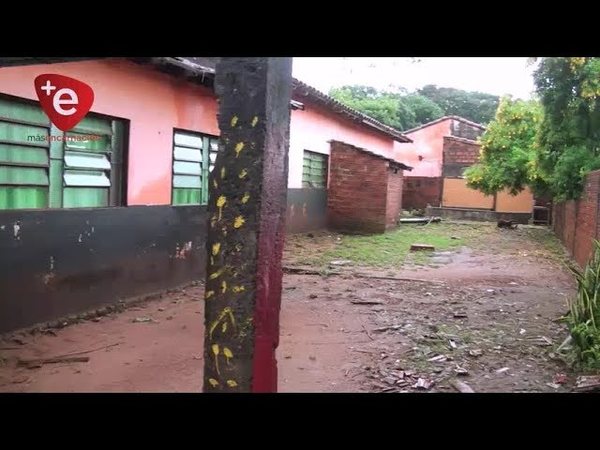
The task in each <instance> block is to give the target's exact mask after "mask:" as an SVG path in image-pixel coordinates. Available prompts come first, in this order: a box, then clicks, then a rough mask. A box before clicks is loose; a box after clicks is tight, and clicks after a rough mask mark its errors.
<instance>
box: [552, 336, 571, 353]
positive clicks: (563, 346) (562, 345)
mask: <svg viewBox="0 0 600 450" xmlns="http://www.w3.org/2000/svg"><path fill="white" fill-rule="evenodd" d="M571 342H573V336H571V335H568V336H567V338H566V339H565V340H564V341H563V343H562V344H560V345H559V346H558V348H557V349H556V351H557V352H560V351H561V350H562V349H563V348H567V347H569V346H570V345H571Z"/></svg>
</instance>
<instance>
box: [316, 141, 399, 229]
mask: <svg viewBox="0 0 600 450" xmlns="http://www.w3.org/2000/svg"><path fill="white" fill-rule="evenodd" d="M329 158H330V159H329V168H330V175H329V192H328V195H327V219H328V220H327V222H328V225H329V227H331V228H332V229H335V230H340V231H347V232H366V233H381V232H383V231H385V229H386V223H387V215H386V209H387V194H386V193H387V188H388V162H387V161H386V160H385V159H382V158H379V157H377V156H375V155H372V154H369V153H366V152H364V151H362V150H361V149H359V148H357V147H354V146H351V145H348V144H344V143H342V142H338V141H332V142H331V154H330V157H329Z"/></svg>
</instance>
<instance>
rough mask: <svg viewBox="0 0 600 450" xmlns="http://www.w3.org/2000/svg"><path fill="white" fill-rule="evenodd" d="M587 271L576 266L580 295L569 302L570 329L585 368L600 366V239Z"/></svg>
mask: <svg viewBox="0 0 600 450" xmlns="http://www.w3.org/2000/svg"><path fill="white" fill-rule="evenodd" d="M594 250H595V251H594V256H593V257H592V260H591V261H590V262H589V263H588V264H587V265H586V267H585V269H584V270H578V269H575V268H572V269H571V270H572V271H573V273H574V274H575V279H576V280H577V296H576V297H575V298H573V299H572V300H571V301H570V302H569V309H570V314H569V318H568V324H569V331H570V332H571V336H572V337H573V344H574V348H575V352H576V356H577V359H578V361H579V362H580V363H581V364H582V365H583V367H585V368H591V369H600V327H599V326H600V242H599V241H594Z"/></svg>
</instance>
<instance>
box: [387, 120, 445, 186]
mask: <svg viewBox="0 0 600 450" xmlns="http://www.w3.org/2000/svg"><path fill="white" fill-rule="evenodd" d="M451 124H452V119H447V120H444V121H442V122H439V123H436V124H434V125H430V126H428V127H425V128H421V129H419V130H415V131H413V132H412V133H405V135H406V137H409V138H410V139H412V140H413V142H412V143H406V144H402V143H400V142H395V143H394V158H395V159H397V160H398V161H401V162H403V163H404V164H406V165H409V166H411V167H413V170H412V171H410V172H408V171H407V172H405V173H404V176H406V177H441V176H442V163H443V154H444V151H443V150H444V136H448V135H450V126H451ZM419 156H422V158H423V159H422V160H419Z"/></svg>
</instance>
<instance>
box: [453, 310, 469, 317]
mask: <svg viewBox="0 0 600 450" xmlns="http://www.w3.org/2000/svg"><path fill="white" fill-rule="evenodd" d="M452 317H454V318H455V319H466V318H467V317H468V316H467V313H465V312H460V311H455V312H454V313H452Z"/></svg>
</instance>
